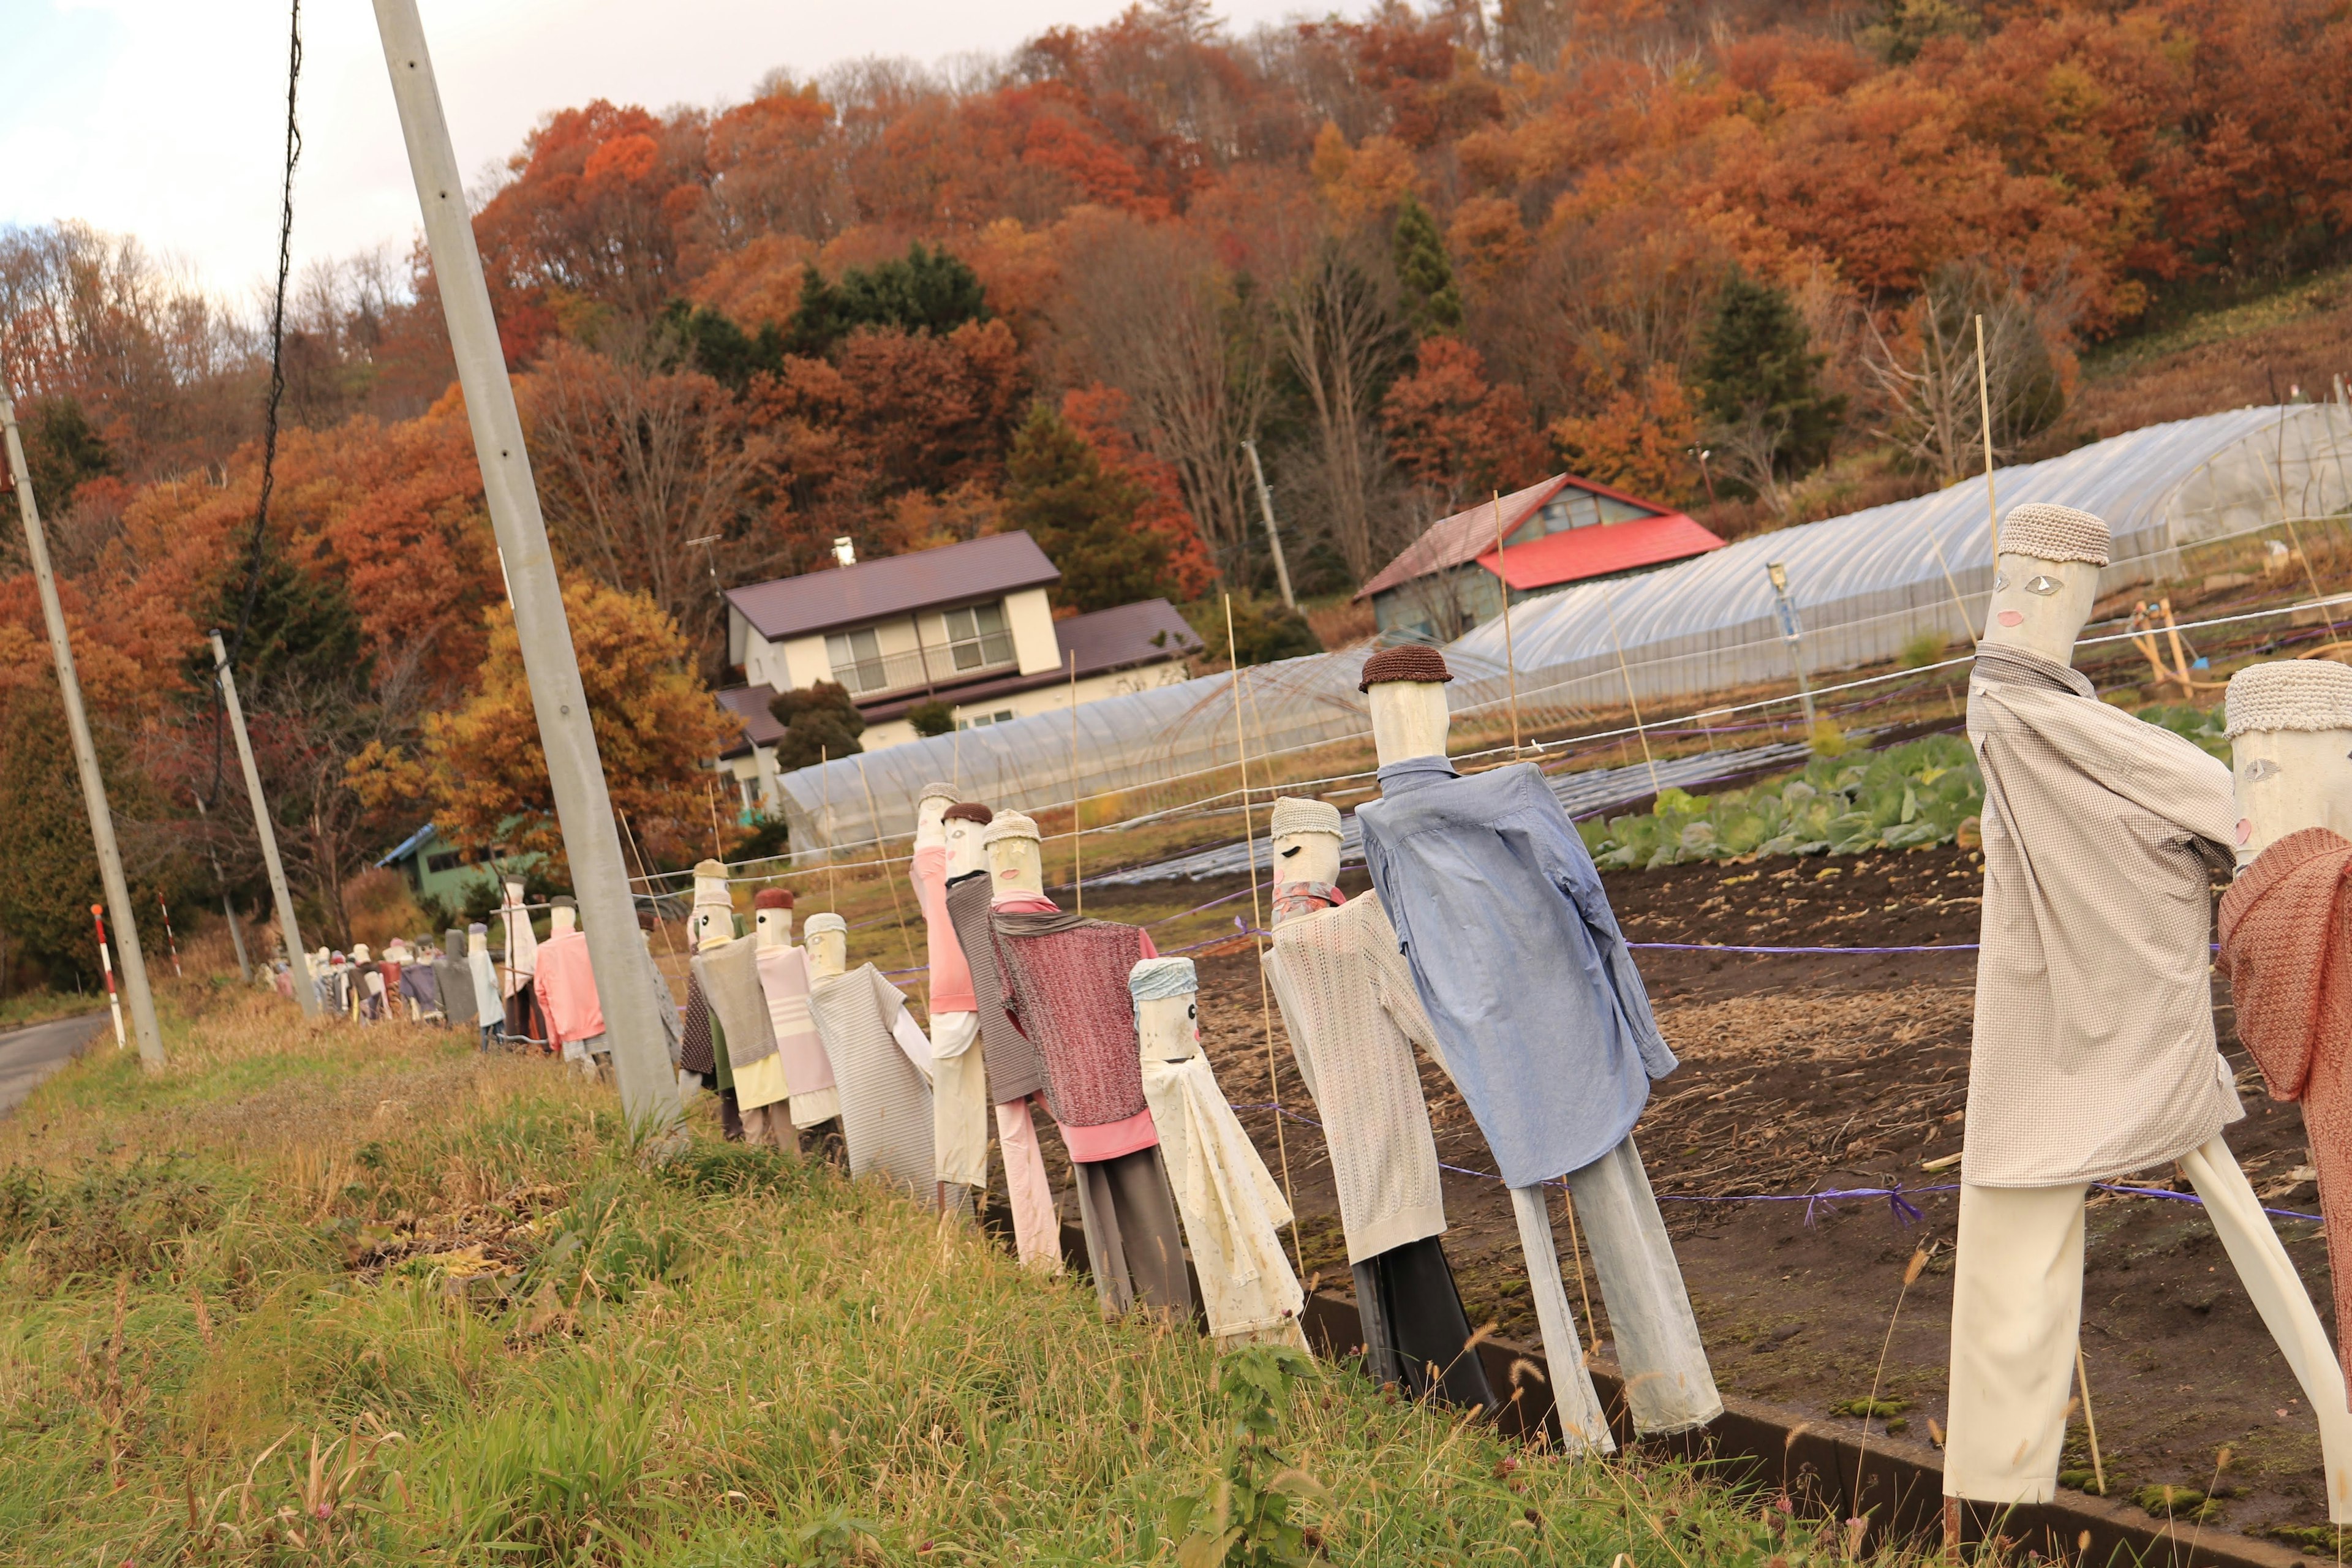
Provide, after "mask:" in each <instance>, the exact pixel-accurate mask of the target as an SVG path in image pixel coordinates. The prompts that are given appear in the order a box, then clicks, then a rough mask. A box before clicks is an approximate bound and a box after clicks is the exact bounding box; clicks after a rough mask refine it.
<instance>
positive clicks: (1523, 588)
mask: <svg viewBox="0 0 2352 1568" xmlns="http://www.w3.org/2000/svg"><path fill="white" fill-rule="evenodd" d="M1498 536H1499V537H1500V540H1501V548H1500V550H1499V552H1498V551H1497V548H1496V540H1497V537H1498ZM1723 544H1724V542H1723V541H1722V540H1720V539H1718V538H1717V537H1716V536H1715V535H1714V534H1713V533H1711V532H1709V531H1707V530H1706V529H1705V528H1703V527H1701V526H1700V525H1699V524H1698V523H1697V522H1696V521H1694V520H1693V519H1691V518H1690V517H1688V516H1686V515H1685V514H1684V513H1682V512H1679V511H1676V510H1673V509H1672V508H1670V507H1664V506H1660V505H1657V504H1656V503H1654V502H1652V501H1645V500H1642V499H1641V498H1640V497H1638V496H1632V495H1628V494H1626V493H1625V492H1624V491H1623V490H1620V489H1612V488H1611V487H1609V486H1607V485H1604V484H1601V483H1600V482H1598V481H1596V480H1593V479H1579V478H1577V477H1576V476H1574V475H1572V474H1555V475H1553V476H1552V477H1551V478H1550V479H1546V480H1544V481H1543V482H1542V483H1541V484H1537V485H1530V486H1528V488H1527V489H1523V490H1517V491H1515V492H1513V493H1512V494H1510V495H1507V496H1505V497H1503V498H1502V500H1500V501H1489V502H1486V504H1484V505H1480V506H1474V507H1472V508H1470V509H1469V510H1466V511H1458V512H1455V513H1454V515H1453V516H1452V517H1448V518H1444V519H1442V520H1440V521H1437V522H1434V523H1432V524H1431V525H1430V526H1429V528H1428V529H1427V530H1426V531H1423V534H1422V536H1421V537H1420V538H1418V539H1416V540H1414V541H1413V542H1412V543H1411V544H1409V545H1407V546H1406V547H1405V548H1404V550H1403V551H1402V552H1400V553H1399V554H1398V556H1397V558H1396V559H1395V560H1393V561H1391V562H1390V563H1388V565H1387V566H1385V567H1383V568H1382V569H1381V571H1379V572H1378V573H1376V574H1373V576H1372V577H1371V578H1370V580H1369V581H1368V582H1366V583H1365V584H1364V585H1363V587H1362V588H1361V589H1360V590H1358V592H1357V595H1356V597H1357V598H1359V599H1370V600H1371V602H1372V611H1373V615H1374V618H1375V620H1376V621H1377V623H1378V625H1379V626H1380V629H1381V631H1382V632H1383V633H1396V634H1399V635H1401V636H1403V637H1418V638H1421V639H1423V640H1426V641H1430V642H1450V641H1452V640H1453V639H1454V638H1455V637H1460V636H1461V635H1462V634H1463V633H1465V632H1466V631H1468V630H1470V629H1471V628H1472V627H1473V626H1480V625H1482V624H1484V623H1485V622H1486V621H1489V620H1492V619H1493V618H1494V617H1495V616H1499V615H1501V614H1502V613H1503V595H1504V594H1505V592H1508V593H1509V595H1510V596H1511V601H1512V603H1514V604H1517V602H1518V601H1520V600H1522V599H1527V598H1532V597H1534V596H1536V595H1540V594H1549V593H1557V592H1558V591H1559V590H1560V589H1562V588H1565V587H1568V586H1570V584H1576V583H1589V582H1592V581H1594V580H1596V579H1599V578H1602V577H1622V576H1628V575H1631V574H1634V573H1637V572H1647V571H1651V570H1654V568H1656V567H1660V566H1665V565H1670V564H1672V563H1675V562H1676V561H1687V560H1689V559H1690V558H1691V557H1692V556H1694V555H1704V554H1706V552H1708V551H1710V550H1720V549H1722V548H1723Z"/></svg>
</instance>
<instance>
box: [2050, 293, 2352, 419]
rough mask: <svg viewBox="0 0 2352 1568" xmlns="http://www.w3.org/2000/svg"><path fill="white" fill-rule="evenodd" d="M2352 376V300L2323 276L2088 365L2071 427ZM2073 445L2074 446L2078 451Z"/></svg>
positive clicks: (2184, 413) (2213, 405) (2206, 410)
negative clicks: (2341, 376)
mask: <svg viewBox="0 0 2352 1568" xmlns="http://www.w3.org/2000/svg"><path fill="white" fill-rule="evenodd" d="M2339 374H2342V375H2352V293H2347V279H2346V275H2345V274H2343V273H2341V272H2334V273H2327V274H2324V275H2322V276H2320V277H2316V278H2312V279H2305V281H2303V282H2301V283H2298V284H2295V285H2294V286H2293V287H2291V288H2287V289H2281V290H2280V291H2278V292H2277V293H2274V294H2271V295H2267V296H2264V297H2263V298H2262V299H2259V300H2248V301H2246V302H2244V303H2242V304H2237V305H2231V306H2228V307H2226V308H2223V309H2220V310H2208V311H2204V312H2201V313H2200V314H2198V315H2196V316H2192V317H2190V318H2189V319H2188V320H2186V321H2182V322H2180V323H2179V325H2177V326H2174V327H2171V328H2169V329H2167V330H2165V331H2158V332H2152V333H2149V334H2147V336H2144V337H2140V338H2135V339H2130V340H2126V342H2121V343H2117V344H2116V345H2114V346H2113V347H2112V348H2108V349H2106V350H2105V351H2103V352H2100V353H2095V354H2092V355H2090V356H2086V358H2085V359H2084V365H2083V381H2082V385H2081V388H2080V390H2079V391H2078V392H2077V393H2076V395H2075V398H2074V408H2073V409H2072V410H2071V411H2070V412H2069V414H2068V416H2067V418H2066V421H2065V427H2066V429H2067V430H2069V431H2079V432H2084V433H2086V434H2088V435H2089V436H2092V437H2105V436H2115V435H2120V434H2121V433H2123V432H2124V431H2126V430H2137V429H2139V428H2140V427H2142V426H2147V425H2156V424H2161V423H2163V422H2165V421H2167V420H2172V419H2189V418H2193V417H2195V416H2198V415H2200V414H2213V413H2218V412H2220V411H2221V410H2223V409H2228V408H2242V407H2245V406H2247V405H2252V404H2265V403H2271V402H2274V401H2278V400H2280V399H2284V398H2285V397H2286V396H2288V395H2289V393H2290V389H2292V388H2294V387H2297V386H2300V387H2301V388H2302V392H2303V395H2304V396H2305V398H2308V399H2312V400H2317V399H2319V398H2322V397H2325V396H2326V395H2328V392H2329V387H2330V384H2331V380H2332V378H2333V377H2335V376H2336V375H2339ZM2069 444H2071V441H2070V442H2069Z"/></svg>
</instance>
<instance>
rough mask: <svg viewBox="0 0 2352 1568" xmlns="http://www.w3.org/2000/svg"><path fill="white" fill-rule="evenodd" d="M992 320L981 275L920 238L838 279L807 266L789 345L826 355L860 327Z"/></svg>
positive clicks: (941, 327)
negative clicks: (831, 280)
mask: <svg viewBox="0 0 2352 1568" xmlns="http://www.w3.org/2000/svg"><path fill="white" fill-rule="evenodd" d="M987 318H988V300H987V297H986V294H985V292H984V290H982V288H981V285H980V275H979V274H978V273H976V272H974V271H972V269H971V268H970V267H967V266H965V265H964V263H963V262H961V260H959V259H957V258H955V257H954V256H952V255H950V253H949V252H948V251H946V250H944V249H940V250H933V249H930V248H929V247H925V246H924V245H923V244H922V243H921V242H919V241H918V242H917V243H916V244H914V245H911V246H909V247H907V254H906V255H905V256H904V257H901V258H898V260H896V261H883V262H877V263H876V264H875V265H874V266H872V267H852V268H848V269H847V270H845V271H844V272H843V273H842V275H841V280H840V281H839V282H837V283H828V282H826V281H825V279H824V274H823V273H821V272H819V271H818V270H817V269H816V268H815V267H814V266H809V267H804V268H802V270H801V300H800V304H799V306H798V307H797V308H796V309H795V310H793V324H792V331H791V332H790V333H789V334H788V335H787V338H786V346H787V347H788V348H789V349H790V350H791V352H792V353H796V354H822V353H824V352H825V351H826V350H827V349H830V348H831V347H833V345H834V344H835V343H837V342H840V341H841V340H842V339H844V338H845V337H847V336H848V335H849V334H850V333H851V332H853V331H856V330H857V329H858V328H859V327H886V328H887V327H896V328H898V330H899V331H907V332H930V333H933V334H945V333H947V332H951V331H954V330H955V329H956V328H958V327H960V326H961V325H963V323H964V322H966V321H985V320H987ZM714 374H716V373H714Z"/></svg>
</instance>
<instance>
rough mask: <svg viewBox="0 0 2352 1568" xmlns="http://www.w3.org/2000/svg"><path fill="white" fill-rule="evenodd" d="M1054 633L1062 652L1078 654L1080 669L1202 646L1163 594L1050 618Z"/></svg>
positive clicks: (1144, 660) (1091, 670)
mask: <svg viewBox="0 0 2352 1568" xmlns="http://www.w3.org/2000/svg"><path fill="white" fill-rule="evenodd" d="M1054 635H1055V637H1058V638H1059V639H1060V640H1061V644H1062V655H1063V657H1064V658H1069V657H1070V656H1071V655H1073V654H1075V655H1076V656H1077V661H1078V673H1079V674H1080V675H1100V674H1101V673H1103V672H1104V671H1105V670H1110V669H1124V668H1127V667H1128V666H1129V665H1130V664H1151V663H1154V662H1156V661H1158V660H1160V659H1163V658H1174V657H1175V656H1176V655H1178V654H1181V653H1191V652H1192V651H1194V650H1195V649H1197V648H1198V647H1200V646H1201V639H1200V637H1197V636H1195V635H1194V633H1193V631H1192V626H1191V625H1190V624H1189V623H1187V622H1186V621H1185V619H1184V617H1183V616H1180V615H1178V614H1177V613H1176V606H1175V605H1171V604H1170V603H1169V602H1168V601H1167V600H1165V599H1139V600H1137V601H1136V602H1135V603H1134V604H1132V605H1118V606H1117V607H1116V608H1113V609H1108V610H1097V611H1095V612H1094V613H1093V614H1092V615H1087V616H1071V617H1070V618H1069V619H1068V620H1066V621H1055V623H1054Z"/></svg>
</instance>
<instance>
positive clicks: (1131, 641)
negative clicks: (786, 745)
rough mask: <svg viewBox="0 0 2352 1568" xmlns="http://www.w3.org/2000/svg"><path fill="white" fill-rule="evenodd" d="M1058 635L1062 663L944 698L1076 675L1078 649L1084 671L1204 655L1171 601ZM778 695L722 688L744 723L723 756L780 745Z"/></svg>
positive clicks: (886, 712) (1087, 620)
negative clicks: (1072, 666)
mask: <svg viewBox="0 0 2352 1568" xmlns="http://www.w3.org/2000/svg"><path fill="white" fill-rule="evenodd" d="M997 537H999V538H1002V537H1003V535H998V536H997ZM1022 537H1024V538H1026V537H1027V535H1025V534H1024V535H1023V536H1022ZM930 553H933V554H937V553H939V552H936V551H934V552H930ZM852 570H855V568H852ZM1054 635H1055V637H1056V638H1058V639H1059V641H1060V643H1061V647H1062V663H1061V664H1060V665H1059V666H1057V667H1056V668H1053V669H1049V670H1044V671H1041V672H1039V673H1038V674H1035V675H1000V676H994V677H992V678H988V679H981V680H973V681H967V682H964V683H962V684H961V685H958V684H955V683H952V682H950V681H944V680H943V681H940V682H939V683H938V685H937V687H936V688H935V689H936V691H937V692H938V695H939V700H941V701H944V702H957V703H962V702H982V701H985V700H988V699H989V698H992V697H1007V696H1010V695H1012V694H1013V692H1016V691H1034V690H1035V689H1037V688H1039V687H1041V686H1052V685H1054V684H1055V683H1056V682H1059V681H1065V680H1067V679H1070V658H1071V656H1072V655H1076V658H1077V668H1078V673H1079V674H1080V675H1081V676H1087V675H1104V674H1108V672H1110V671H1111V670H1114V669H1126V668H1129V667H1131V666H1134V665H1139V664H1157V663H1160V662H1161V661H1162V660H1165V659H1171V658H1181V656H1183V655H1185V654H1188V653H1197V652H1198V651H1200V647H1201V639H1200V638H1199V637H1197V636H1195V635H1194V634H1193V631H1192V626H1189V625H1188V624H1186V622H1185V619H1184V617H1183V616H1181V615H1178V614H1177V613H1176V606H1175V605H1171V604H1170V603H1169V602H1168V601H1167V600H1165V599H1140V600H1138V601H1137V602H1136V603H1134V604H1132V605H1118V606H1117V607H1116V608H1113V609H1108V610H1097V611H1095V612H1094V613H1093V614H1092V615H1086V616H1070V617H1069V618H1068V619H1067V620H1061V621H1055V623H1054ZM1155 639H1156V640H1155ZM775 697H776V693H775V690H774V689H773V688H772V687H768V686H765V685H761V686H730V687H729V688H728V689H726V690H724V691H722V692H720V693H719V705H720V706H721V707H723V708H725V709H726V710H728V711H729V712H730V713H733V714H734V715H736V716H737V717H738V718H739V719H740V720H742V721H743V731H742V737H741V738H740V739H739V740H738V741H736V742H735V743H734V744H732V745H731V746H730V747H728V749H727V750H726V751H725V752H721V753H720V754H721V755H722V756H728V757H740V756H741V755H742V754H743V753H744V752H748V751H750V750H751V746H752V745H753V744H754V743H756V744H759V745H762V746H772V745H774V744H775V743H776V742H778V741H779V740H782V738H783V733H784V727H783V726H782V725H781V724H779V723H777V722H776V718H775V715H774V714H773V713H772V712H770V711H769V710H768V704H769V703H771V702H772V701H774V700H775ZM930 700H931V693H930V692H926V691H910V692H902V693H900V694H899V695H898V696H896V697H893V698H891V699H890V700H888V701H887V702H861V703H859V704H858V707H857V710H858V711H859V712H860V713H862V714H864V715H865V716H866V722H867V723H868V724H879V723H882V722H884V721H887V720H891V719H897V718H900V717H903V716H904V715H905V713H906V711H907V710H908V709H909V708H912V707H915V706H916V705H917V704H919V703H923V702H929V701H930Z"/></svg>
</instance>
